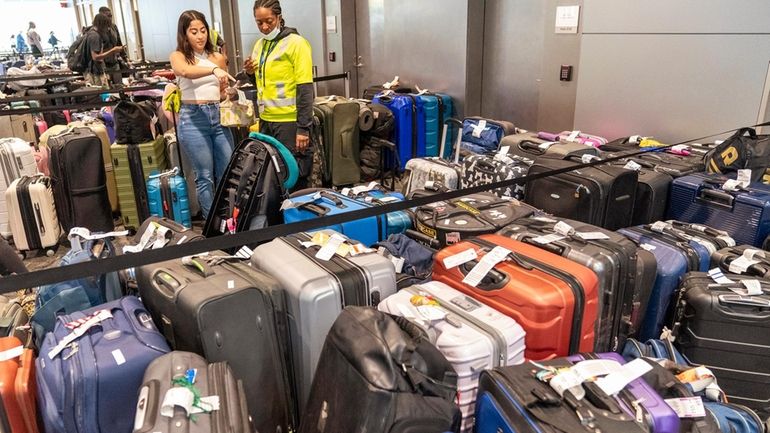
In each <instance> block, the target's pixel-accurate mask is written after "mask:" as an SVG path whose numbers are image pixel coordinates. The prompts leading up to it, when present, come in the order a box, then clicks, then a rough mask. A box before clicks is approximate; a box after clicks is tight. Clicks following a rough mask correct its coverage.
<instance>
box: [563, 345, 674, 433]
mask: <svg viewBox="0 0 770 433" xmlns="http://www.w3.org/2000/svg"><path fill="white" fill-rule="evenodd" d="M567 359H568V360H569V361H570V362H574V363H577V362H580V361H583V360H586V359H609V360H613V361H617V362H618V363H620V364H625V363H626V361H625V360H624V359H623V357H622V356H620V355H619V354H617V353H614V352H610V353H594V354H578V355H572V356H570V357H569V358H567ZM624 391H628V392H629V393H630V395H631V396H632V398H633V400H641V402H640V403H639V405H640V406H641V407H642V409H643V410H644V417H645V424H647V425H650V426H652V431H651V433H678V432H679V417H678V416H677V414H676V412H674V410H673V409H671V407H670V406H669V405H668V404H666V402H665V401H663V399H662V398H661V397H660V395H658V393H657V392H655V390H654V389H652V388H651V387H650V385H648V384H647V382H645V381H644V379H642V378H638V379H635V380H633V381H632V382H631V383H630V384H628V386H626V388H625V389H624ZM621 392H622V391H621ZM623 400H626V399H623ZM626 407H627V409H628V410H629V411H630V413H631V415H635V408H634V407H631V406H630V405H626Z"/></svg>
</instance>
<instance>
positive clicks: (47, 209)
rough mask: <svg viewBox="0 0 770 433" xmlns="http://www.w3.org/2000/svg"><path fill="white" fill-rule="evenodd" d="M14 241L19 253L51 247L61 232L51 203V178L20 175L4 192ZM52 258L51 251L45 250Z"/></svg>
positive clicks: (52, 202)
mask: <svg viewBox="0 0 770 433" xmlns="http://www.w3.org/2000/svg"><path fill="white" fill-rule="evenodd" d="M5 201H6V204H7V205H8V216H9V219H10V227H11V233H12V234H13V242H14V244H15V245H16V249H18V250H19V251H22V252H24V251H30V250H39V249H43V248H49V247H54V246H56V244H58V243H59V237H60V236H61V229H60V228H59V219H58V217H57V216H56V207H54V201H53V189H52V187H51V179H50V178H49V177H45V176H43V175H37V176H22V177H20V178H18V179H16V180H15V181H13V183H12V184H11V186H9V187H8V189H7V190H5ZM47 253H48V255H53V250H51V249H48V250H47Z"/></svg>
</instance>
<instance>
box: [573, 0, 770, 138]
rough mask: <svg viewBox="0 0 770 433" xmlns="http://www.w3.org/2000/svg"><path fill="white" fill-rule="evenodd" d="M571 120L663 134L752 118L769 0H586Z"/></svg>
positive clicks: (608, 132) (586, 126)
mask: <svg viewBox="0 0 770 433" xmlns="http://www.w3.org/2000/svg"><path fill="white" fill-rule="evenodd" d="M583 20H584V28H583V38H582V47H581V58H580V77H579V80H578V93H577V101H576V111H575V126H576V127H578V128H580V129H583V130H585V131H590V132H592V133H597V134H600V135H605V136H609V137H615V136H620V135H623V134H628V133H641V134H645V135H653V136H656V137H658V138H660V139H662V140H666V141H679V140H683V139H687V138H692V137H696V136H701V135H705V134H708V133H714V132H718V131H722V130H726V129H730V128H734V127H736V126H739V125H746V124H753V123H754V122H755V121H756V118H757V113H758V110H759V105H760V101H761V98H762V91H763V87H764V84H765V76H766V72H767V66H768V59H769V58H770V55H768V53H770V35H769V34H767V32H768V23H770V4H769V3H768V2H767V0H743V1H737V2H736V1H719V0H708V1H705V0H679V1H676V2H671V1H667V0H648V1H645V2H635V1H618V0H585V7H584V18H583Z"/></svg>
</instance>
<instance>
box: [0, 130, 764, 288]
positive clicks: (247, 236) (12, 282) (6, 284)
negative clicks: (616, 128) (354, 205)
mask: <svg viewBox="0 0 770 433" xmlns="http://www.w3.org/2000/svg"><path fill="white" fill-rule="evenodd" d="M761 126H770V122H765V123H761V124H757V125H754V126H751V128H756V127H761ZM739 129H741V128H734V129H730V130H727V131H722V132H717V133H715V134H709V135H705V136H703V137H698V138H693V139H689V140H685V141H682V142H679V143H674V144H669V145H666V146H660V147H655V148H643V149H640V150H639V151H628V152H627V153H623V154H622V155H618V156H614V157H612V158H606V159H600V160H594V161H591V162H587V163H583V164H575V165H573V166H570V167H564V168H560V169H556V170H551V171H548V172H544V173H537V174H533V175H527V176H524V177H520V178H517V179H509V180H504V181H501V182H495V183H490V184H486V185H479V186H475V187H472V188H466V189H458V190H455V191H449V192H444V193H440V194H436V195H431V196H426V197H420V198H416V199H412V200H405V201H401V202H393V203H387V204H383V205H381V206H375V207H371V208H366V209H361V210H356V211H352V212H346V213H341V214H337V215H329V216H324V217H320V218H315V219H310V220H305V221H300V222H296V223H291V224H281V225H276V226H269V227H266V228H263V229H259V230H253V231H247V232H240V233H235V234H232V235H223V236H217V237H213V238H208V239H205V240H200V241H195V242H190V243H184V244H181V245H174V246H168V247H164V248H160V249H157V250H147V251H143V252H141V253H134V254H124V255H120V256H115V257H108V258H104V259H99V260H95V261H90V262H84V263H77V264H74V265H68V266H62V267H56V268H49V269H43V270H40V271H35V272H30V273H26V274H21V275H11V276H8V277H5V278H0V294H4V293H9V292H12V291H14V290H20V289H26V288H30V287H36V286H41V285H44V284H52V283H57V282H60V281H68V280H74V279H77V278H83V277H87V276H91V275H99V274H104V273H108V272H113V271H118V270H121V269H126V268H132V267H137V266H142V265H148V264H151V263H157V262H162V261H166V260H172V259H178V258H181V257H185V256H191V255H194V254H199V253H203V252H207V251H214V250H222V249H228V248H236V247H240V246H242V245H251V244H258V243H261V242H264V241H268V240H271V239H274V238H277V237H279V236H286V235H290V234H293V233H298V232H305V231H310V230H313V229H318V228H321V227H326V226H330V225H334V224H341V223H344V222H348V221H353V220H357V219H361V218H368V217H373V216H377V215H382V214H386V213H390V212H396V211H401V210H406V209H410V208H414V207H420V206H424V205H427V204H430V203H435V202H438V201H446V200H451V199H453V198H459V197H463V196H465V195H468V194H476V193H479V192H483V191H488V190H492V189H496V188H505V187H509V186H513V185H522V184H526V183H527V182H530V181H532V180H535V179H541V178H544V177H548V176H554V175H557V174H561V173H567V172H570V171H573V170H579V169H581V168H586V167H594V166H597V165H603V164H606V163H608V162H612V161H617V160H620V159H623V158H628V157H630V156H636V155H641V154H644V153H649V152H659V151H662V150H665V149H668V148H671V147H674V146H679V145H682V144H687V143H693V142H697V141H700V140H703V139H706V138H709V137H715V136H718V135H723V134H727V133H730V132H734V131H737V130H739Z"/></svg>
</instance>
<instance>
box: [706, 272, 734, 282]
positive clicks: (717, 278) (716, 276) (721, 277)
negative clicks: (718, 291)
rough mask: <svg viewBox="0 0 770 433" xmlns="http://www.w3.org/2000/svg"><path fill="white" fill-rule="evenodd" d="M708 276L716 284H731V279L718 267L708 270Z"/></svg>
mask: <svg viewBox="0 0 770 433" xmlns="http://www.w3.org/2000/svg"><path fill="white" fill-rule="evenodd" d="M709 277H711V279H712V280H714V282H716V283H717V284H733V280H731V279H729V278H727V277H725V274H723V273H722V270H721V269H719V268H714V269H711V270H710V271H709Z"/></svg>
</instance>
